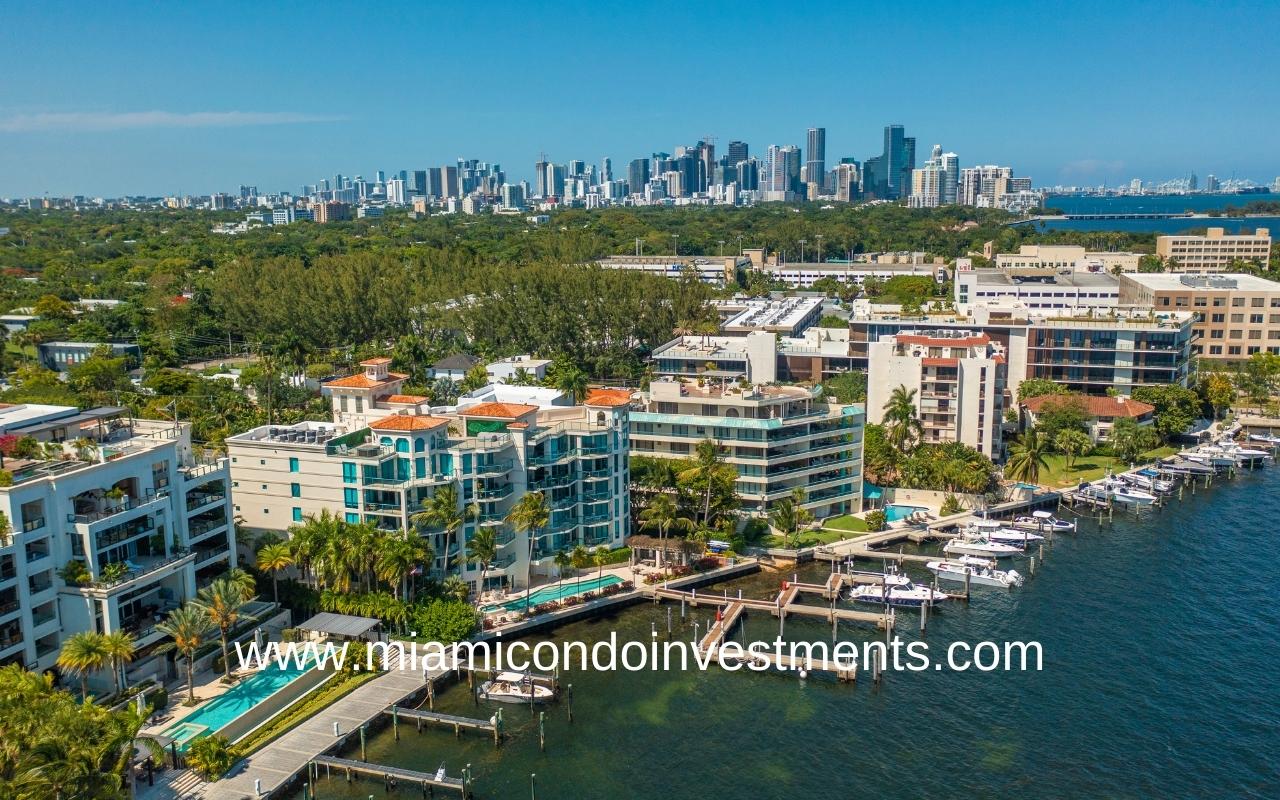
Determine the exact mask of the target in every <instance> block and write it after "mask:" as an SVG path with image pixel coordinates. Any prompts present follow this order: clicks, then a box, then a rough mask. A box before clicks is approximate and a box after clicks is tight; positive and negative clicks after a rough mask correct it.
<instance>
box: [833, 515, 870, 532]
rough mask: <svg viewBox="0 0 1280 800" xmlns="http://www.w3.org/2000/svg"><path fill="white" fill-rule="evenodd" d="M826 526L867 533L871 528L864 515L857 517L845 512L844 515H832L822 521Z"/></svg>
mask: <svg viewBox="0 0 1280 800" xmlns="http://www.w3.org/2000/svg"><path fill="white" fill-rule="evenodd" d="M822 527H824V528H835V529H836V530H841V531H849V532H850V533H866V532H867V531H869V530H870V528H868V527H867V521H866V520H865V519H863V518H862V517H855V516H853V515H852V514H845V515H844V516H843V517H832V518H830V519H827V520H824V521H823V523H822Z"/></svg>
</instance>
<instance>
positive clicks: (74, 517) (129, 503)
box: [67, 491, 168, 525]
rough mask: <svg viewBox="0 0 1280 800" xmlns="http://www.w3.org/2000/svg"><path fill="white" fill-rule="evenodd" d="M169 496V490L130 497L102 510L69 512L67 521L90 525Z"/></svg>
mask: <svg viewBox="0 0 1280 800" xmlns="http://www.w3.org/2000/svg"><path fill="white" fill-rule="evenodd" d="M167 496H168V492H163V491H161V492H157V493H155V494H153V495H152V496H150V497H145V498H139V499H136V500H135V499H129V500H126V501H124V502H121V503H117V504H116V505H114V506H113V507H111V508H104V509H101V510H100V511H91V512H89V513H88V514H68V515H67V522H74V523H77V524H80V525H90V524H93V523H95V522H100V521H102V520H104V519H107V518H108V517H114V516H116V515H117V514H125V513H128V512H130V511H135V510H137V509H139V508H142V507H143V506H146V505H148V504H150V503H154V502H155V501H157V500H159V499H161V498H163V497H167Z"/></svg>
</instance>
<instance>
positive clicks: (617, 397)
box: [586, 389, 631, 406]
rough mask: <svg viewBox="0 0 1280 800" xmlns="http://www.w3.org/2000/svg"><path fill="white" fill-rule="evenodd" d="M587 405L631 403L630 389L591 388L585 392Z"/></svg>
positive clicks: (624, 404)
mask: <svg viewBox="0 0 1280 800" xmlns="http://www.w3.org/2000/svg"><path fill="white" fill-rule="evenodd" d="M586 405H589V406H626V405H631V390H630V389H592V390H591V391H589V392H587V402H586Z"/></svg>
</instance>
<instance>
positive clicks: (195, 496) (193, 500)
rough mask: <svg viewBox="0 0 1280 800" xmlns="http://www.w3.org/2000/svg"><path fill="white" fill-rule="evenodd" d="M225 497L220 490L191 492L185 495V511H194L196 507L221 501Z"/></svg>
mask: <svg viewBox="0 0 1280 800" xmlns="http://www.w3.org/2000/svg"><path fill="white" fill-rule="evenodd" d="M226 499H227V496H226V494H224V493H222V492H192V493H191V494H189V495H187V512H188V513H190V512H192V511H195V510H196V509H197V508H204V507H205V506H210V505H213V504H214V503H221V502H224V501H225V500H226Z"/></svg>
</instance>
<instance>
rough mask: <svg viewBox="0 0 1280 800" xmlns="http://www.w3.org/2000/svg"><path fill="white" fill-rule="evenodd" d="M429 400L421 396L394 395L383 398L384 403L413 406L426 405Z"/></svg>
mask: <svg viewBox="0 0 1280 800" xmlns="http://www.w3.org/2000/svg"><path fill="white" fill-rule="evenodd" d="M428 399H430V398H427V397H424V396H423V395H420V394H393V395H388V396H387V397H384V398H383V400H384V402H387V403H411V404H413V405H417V404H418V403H425V402H427V400H428Z"/></svg>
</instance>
